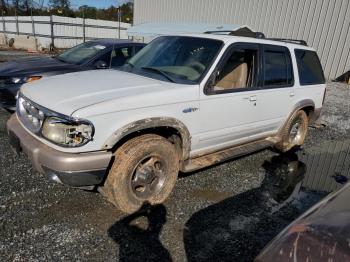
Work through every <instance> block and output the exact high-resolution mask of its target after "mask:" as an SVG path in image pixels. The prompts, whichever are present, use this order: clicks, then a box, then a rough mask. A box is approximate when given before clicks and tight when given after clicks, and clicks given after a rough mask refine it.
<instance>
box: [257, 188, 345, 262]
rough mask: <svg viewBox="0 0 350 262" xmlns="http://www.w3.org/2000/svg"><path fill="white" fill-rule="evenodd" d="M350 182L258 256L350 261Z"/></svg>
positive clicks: (259, 259)
mask: <svg viewBox="0 0 350 262" xmlns="http://www.w3.org/2000/svg"><path fill="white" fill-rule="evenodd" d="M349 199H350V183H347V184H346V185H345V186H344V187H343V188H341V189H340V190H338V191H336V192H333V193H331V194H329V195H328V196H327V197H326V198H324V199H323V200H322V201H320V202H319V203H318V204H316V205H315V206H314V207H312V208H311V209H309V210H308V211H306V212H305V213H304V214H303V215H301V216H300V217H299V218H298V219H296V220H295V221H294V222H292V223H291V224H290V225H289V226H288V227H287V228H286V229H284V230H283V231H282V232H281V233H280V234H279V235H278V236H277V237H276V238H275V239H274V240H272V241H271V242H270V244H269V245H267V247H266V248H265V249H264V250H263V251H262V252H261V253H260V255H259V256H258V257H257V258H256V259H255V261H256V262H267V261H286V262H287V261H291V262H292V261H325V262H327V261H350V205H349Z"/></svg>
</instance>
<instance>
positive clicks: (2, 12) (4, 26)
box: [1, 10, 7, 44]
mask: <svg viewBox="0 0 350 262" xmlns="http://www.w3.org/2000/svg"><path fill="white" fill-rule="evenodd" d="M1 17H2V32H3V33H4V36H5V42H6V44H7V36H6V22H5V18H4V10H1Z"/></svg>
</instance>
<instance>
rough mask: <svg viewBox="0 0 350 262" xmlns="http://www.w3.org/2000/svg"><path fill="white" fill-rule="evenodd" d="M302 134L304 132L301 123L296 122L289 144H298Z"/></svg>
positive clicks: (292, 128) (290, 134)
mask: <svg viewBox="0 0 350 262" xmlns="http://www.w3.org/2000/svg"><path fill="white" fill-rule="evenodd" d="M302 132H303V130H302V128H301V123H300V121H296V122H295V123H294V124H293V126H292V127H291V129H290V132H289V142H290V143H292V144H298V141H299V140H300V139H301V136H302Z"/></svg>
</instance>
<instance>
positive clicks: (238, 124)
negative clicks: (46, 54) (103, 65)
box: [7, 34, 325, 212]
mask: <svg viewBox="0 0 350 262" xmlns="http://www.w3.org/2000/svg"><path fill="white" fill-rule="evenodd" d="M324 95H325V79H324V75H323V70H322V67H321V64H320V61H319V59H318V57H317V54H316V52H315V51H314V50H313V49H311V48H309V47H307V46H306V45H305V44H303V42H302V41H300V42H299V41H295V40H286V39H280V40H279V41H277V40H268V39H260V38H250V37H238V36H230V35H222V34H221V35H215V34H197V35H174V36H161V37H158V38H156V39H155V40H153V41H152V42H151V43H150V44H149V45H147V46H146V47H145V48H144V49H142V50H141V51H140V52H139V53H138V54H137V55H135V56H134V57H133V58H131V59H130V61H129V62H128V63H127V64H126V65H125V66H124V67H123V68H121V69H118V70H104V71H86V72H79V73H72V74H66V75H60V76H54V77H50V78H47V79H43V80H41V81H37V82H34V83H31V84H27V85H25V86H23V87H22V89H21V91H20V93H19V98H18V103H17V112H16V114H15V115H13V116H12V117H11V119H10V120H9V121H8V123H7V127H8V132H9V135H10V141H11V144H12V145H13V146H14V147H15V148H16V149H17V150H23V151H24V152H25V153H26V154H27V155H28V156H29V158H30V159H31V161H32V163H33V165H34V167H35V168H36V170H38V171H39V172H40V173H43V174H46V175H47V176H48V177H49V178H50V179H51V180H54V181H56V182H60V183H63V184H67V185H71V186H75V187H83V188H91V187H98V189H99V190H100V192H102V193H103V195H104V196H105V197H107V199H108V200H109V201H111V202H112V203H113V204H115V205H116V206H117V207H119V208H120V209H121V210H123V211H125V212H133V211H135V210H137V209H138V208H139V207H140V206H141V205H142V204H143V203H144V202H149V203H151V204H155V203H160V202H163V201H164V200H165V199H166V198H167V197H168V195H169V194H170V192H171V191H172V189H173V187H174V184H175V182H176V179H177V175H178V172H179V171H182V172H189V171H194V170H197V169H200V168H203V167H206V166H209V165H212V164H215V163H218V162H221V161H224V160H227V159H230V158H234V157H237V156H239V155H243V154H247V153H249V152H253V151H256V150H259V149H262V148H266V147H270V146H274V147H276V148H277V149H279V150H282V151H286V150H289V149H290V148H292V147H294V146H298V145H301V144H303V142H304V139H305V136H306V132H307V127H308V124H309V123H310V122H312V121H314V120H315V119H317V118H318V116H319V114H320V110H321V107H322V104H323V99H324Z"/></svg>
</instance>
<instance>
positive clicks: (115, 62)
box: [111, 47, 132, 67]
mask: <svg viewBox="0 0 350 262" xmlns="http://www.w3.org/2000/svg"><path fill="white" fill-rule="evenodd" d="M131 56H132V47H122V48H116V49H114V50H113V52H112V63H111V66H112V67H118V66H122V65H124V64H125V62H126V61H127V60H128V59H129V58H130V57H131Z"/></svg>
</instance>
